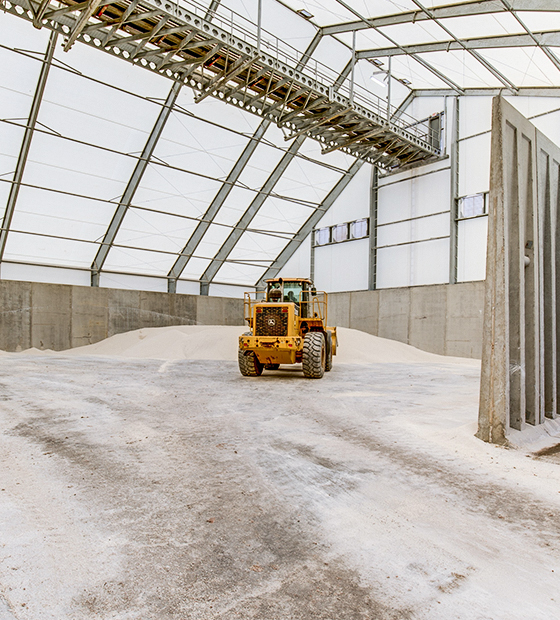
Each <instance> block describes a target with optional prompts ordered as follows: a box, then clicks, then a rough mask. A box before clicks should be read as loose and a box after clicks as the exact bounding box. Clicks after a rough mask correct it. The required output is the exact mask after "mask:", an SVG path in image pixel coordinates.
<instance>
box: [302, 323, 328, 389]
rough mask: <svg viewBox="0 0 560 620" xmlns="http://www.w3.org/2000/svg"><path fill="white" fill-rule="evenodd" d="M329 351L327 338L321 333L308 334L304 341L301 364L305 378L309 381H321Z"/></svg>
mask: <svg viewBox="0 0 560 620" xmlns="http://www.w3.org/2000/svg"><path fill="white" fill-rule="evenodd" d="M326 358H327V351H326V347H325V338H324V337H323V334H322V333H321V332H308V333H307V334H305V338H304V340H303V355H302V359H301V364H302V367H303V376H304V377H307V378H308V379H320V378H321V377H322V376H323V375H324V373H325V363H326Z"/></svg>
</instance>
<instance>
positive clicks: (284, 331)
mask: <svg viewBox="0 0 560 620" xmlns="http://www.w3.org/2000/svg"><path fill="white" fill-rule="evenodd" d="M287 335H288V313H287V312H282V307H281V306H272V307H267V306H259V307H258V308H257V320H256V329H255V336H287Z"/></svg>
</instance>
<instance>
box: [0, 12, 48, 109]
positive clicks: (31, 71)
mask: <svg viewBox="0 0 560 620" xmlns="http://www.w3.org/2000/svg"><path fill="white" fill-rule="evenodd" d="M0 25H1V22H0ZM1 37H2V35H1V34H0V41H1V40H2V38H1ZM0 66H2V80H1V82H0V119H10V120H11V119H23V118H27V116H28V114H29V111H30V109H31V103H32V101H33V94H34V92H35V88H36V86H37V78H38V77H39V72H40V70H41V63H40V62H38V60H36V59H35V58H34V57H33V56H31V55H28V54H24V53H17V52H15V51H12V50H9V49H6V48H5V47H0Z"/></svg>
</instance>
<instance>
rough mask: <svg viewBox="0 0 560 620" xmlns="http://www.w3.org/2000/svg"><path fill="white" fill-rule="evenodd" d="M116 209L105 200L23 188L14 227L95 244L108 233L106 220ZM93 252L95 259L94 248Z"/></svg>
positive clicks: (15, 214) (14, 217) (13, 223)
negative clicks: (94, 242)
mask: <svg viewBox="0 0 560 620" xmlns="http://www.w3.org/2000/svg"><path fill="white" fill-rule="evenodd" d="M114 210H115V205H114V204H110V203H107V202H104V201H100V200H90V199H87V198H80V197H78V196H72V195H69V194H63V193H60V192H52V191H47V190H44V189H39V188H33V187H26V186H22V187H21V188H20V190H19V195H18V202H17V209H16V210H15V211H14V216H13V220H12V226H11V228H12V229H14V230H20V231H26V232H32V233H37V234H47V235H58V236H65V237H72V238H74V239H82V240H84V241H92V242H93V241H95V240H97V239H99V238H100V237H103V235H104V234H105V228H106V227H105V220H106V219H107V218H111V217H112V214H113V211H114ZM90 252H92V256H91V258H92V259H93V253H94V252H95V249H94V248H92V249H91V250H90Z"/></svg>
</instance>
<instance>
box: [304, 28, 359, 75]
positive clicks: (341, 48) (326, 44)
mask: <svg viewBox="0 0 560 620" xmlns="http://www.w3.org/2000/svg"><path fill="white" fill-rule="evenodd" d="M351 58H352V50H351V49H348V47H346V46H345V45H343V44H342V43H341V42H340V41H336V40H335V39H333V38H332V37H323V38H322V39H321V42H320V43H319V45H318V46H317V49H316V50H315V52H314V53H313V56H312V59H313V60H317V61H318V63H320V64H318V65H316V64H315V63H314V62H313V60H312V61H311V62H310V63H309V65H308V66H309V67H310V68H311V71H314V70H315V68H316V67H317V70H318V71H324V67H329V69H330V71H331V72H332V74H333V75H334V76H335V78H336V76H337V75H338V74H339V73H340V72H341V71H342V70H343V69H344V67H345V66H346V65H347V64H348V61H349V60H350V59H351Z"/></svg>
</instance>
